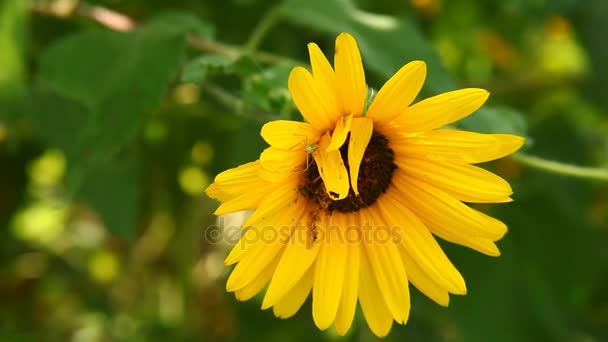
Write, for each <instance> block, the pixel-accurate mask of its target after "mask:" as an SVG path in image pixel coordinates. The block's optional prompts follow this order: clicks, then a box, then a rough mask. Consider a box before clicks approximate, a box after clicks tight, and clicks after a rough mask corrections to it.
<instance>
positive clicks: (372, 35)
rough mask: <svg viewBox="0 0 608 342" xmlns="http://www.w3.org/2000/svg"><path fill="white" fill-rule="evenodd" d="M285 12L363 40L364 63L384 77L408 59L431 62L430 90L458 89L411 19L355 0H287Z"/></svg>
mask: <svg viewBox="0 0 608 342" xmlns="http://www.w3.org/2000/svg"><path fill="white" fill-rule="evenodd" d="M283 9H284V15H285V16H286V17H287V18H288V19H289V20H290V21H292V22H294V23H296V24H300V25H303V26H306V27H311V28H313V29H316V30H319V31H322V32H326V33H331V34H333V35H337V34H338V33H340V32H343V31H346V32H349V33H351V34H352V35H353V36H354V37H355V38H356V39H357V42H358V43H359V48H360V49H361V54H362V55H363V59H364V63H365V64H366V65H368V66H369V67H370V68H371V69H372V70H374V71H375V72H377V73H379V74H380V75H382V76H383V77H384V78H388V77H390V76H392V75H393V74H394V73H395V72H396V71H397V70H399V68H400V67H401V66H403V65H404V64H405V63H407V62H408V61H412V60H418V59H420V60H423V61H425V62H426V64H427V70H428V71H427V74H428V76H427V90H429V91H430V92H432V93H439V92H443V91H446V90H449V89H453V88H454V81H453V79H452V78H451V76H450V75H449V74H448V73H447V71H446V70H445V68H444V67H443V65H442V63H441V61H440V60H439V56H438V55H437V54H436V52H435V51H434V50H433V48H432V47H431V45H430V44H429V43H428V42H427V40H426V39H425V38H424V37H423V36H422V34H421V33H420V31H419V30H418V29H417V28H416V27H415V26H414V24H413V23H412V22H411V21H410V20H408V19H407V18H398V17H392V16H386V15H377V14H372V13H368V12H365V11H361V10H359V9H357V8H355V7H354V6H353V4H352V2H351V1H340V0H287V2H286V3H285V6H284V8H283Z"/></svg>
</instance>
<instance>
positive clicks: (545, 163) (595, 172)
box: [512, 153, 608, 181]
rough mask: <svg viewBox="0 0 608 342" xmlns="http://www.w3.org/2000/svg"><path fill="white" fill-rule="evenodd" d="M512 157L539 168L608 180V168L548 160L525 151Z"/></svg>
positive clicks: (563, 173)
mask: <svg viewBox="0 0 608 342" xmlns="http://www.w3.org/2000/svg"><path fill="white" fill-rule="evenodd" d="M512 158H513V159H515V160H517V161H519V162H520V163H522V164H524V165H526V166H530V167H533V168H536V169H539V170H544V171H549V172H553V173H557V174H561V175H566V176H572V177H578V178H586V179H596V180H604V181H608V169H600V168H594V167H583V166H577V165H571V164H565V163H560V162H556V161H552V160H546V159H543V158H540V157H536V156H531V155H528V154H525V153H517V154H514V155H512Z"/></svg>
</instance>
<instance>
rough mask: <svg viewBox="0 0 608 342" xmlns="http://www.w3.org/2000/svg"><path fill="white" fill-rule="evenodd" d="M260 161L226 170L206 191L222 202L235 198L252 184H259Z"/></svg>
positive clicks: (216, 177)
mask: <svg viewBox="0 0 608 342" xmlns="http://www.w3.org/2000/svg"><path fill="white" fill-rule="evenodd" d="M259 169H260V163H259V161H257V160H256V161H254V162H250V163H246V164H243V165H240V166H238V167H235V168H232V169H229V170H226V171H224V172H222V173H220V174H218V175H217V176H215V180H214V182H213V184H211V185H210V186H209V187H208V188H207V190H205V192H206V193H207V195H208V196H209V197H211V198H215V199H218V200H220V201H222V202H226V201H229V200H231V199H234V198H236V197H238V196H240V195H242V194H243V193H245V192H247V191H248V190H250V189H251V186H252V185H254V186H255V185H259V182H260V177H259V176H258V171H259Z"/></svg>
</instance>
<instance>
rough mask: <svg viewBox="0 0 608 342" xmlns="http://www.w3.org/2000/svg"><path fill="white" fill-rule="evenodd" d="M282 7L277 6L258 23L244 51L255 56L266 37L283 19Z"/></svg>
mask: <svg viewBox="0 0 608 342" xmlns="http://www.w3.org/2000/svg"><path fill="white" fill-rule="evenodd" d="M281 13H282V12H281V6H280V5H279V6H275V7H272V8H271V9H269V10H268V11H267V12H266V14H265V15H264V17H262V20H260V22H258V24H257V25H256V27H255V28H254V29H253V32H252V33H251V35H250V36H249V39H247V43H245V46H244V51H245V52H247V53H250V54H253V53H254V52H255V51H256V50H257V48H258V47H259V46H260V44H261V43H262V41H263V40H264V37H266V35H267V34H268V32H270V30H271V29H272V28H273V27H274V26H275V25H276V24H277V23H278V22H279V21H280V20H281V19H282V15H281Z"/></svg>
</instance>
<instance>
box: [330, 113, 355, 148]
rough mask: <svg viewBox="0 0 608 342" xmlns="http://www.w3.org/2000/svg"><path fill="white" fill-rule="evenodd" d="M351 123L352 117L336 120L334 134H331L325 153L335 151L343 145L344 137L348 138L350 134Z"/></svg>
mask: <svg viewBox="0 0 608 342" xmlns="http://www.w3.org/2000/svg"><path fill="white" fill-rule="evenodd" d="M352 123H353V116H352V115H348V116H344V117H342V118H340V119H339V120H338V122H337V124H336V128H335V129H334V132H333V133H332V134H331V142H330V143H329V146H327V152H331V151H337V150H338V149H339V148H340V147H342V145H344V142H345V141H346V137H348V133H349V132H350V128H351V126H352Z"/></svg>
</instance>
